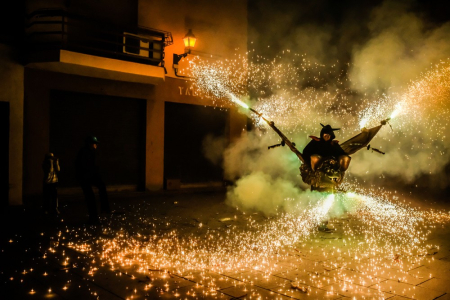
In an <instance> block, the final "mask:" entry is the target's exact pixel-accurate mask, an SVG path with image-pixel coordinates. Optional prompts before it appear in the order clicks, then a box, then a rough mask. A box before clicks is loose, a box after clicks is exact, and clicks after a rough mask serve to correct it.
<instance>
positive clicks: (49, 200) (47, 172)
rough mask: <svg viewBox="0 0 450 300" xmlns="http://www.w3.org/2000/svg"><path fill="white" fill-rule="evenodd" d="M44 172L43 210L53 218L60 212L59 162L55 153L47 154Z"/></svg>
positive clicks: (43, 167) (43, 165)
mask: <svg viewBox="0 0 450 300" xmlns="http://www.w3.org/2000/svg"><path fill="white" fill-rule="evenodd" d="M42 170H43V171H44V181H43V188H42V190H43V196H44V199H43V200H44V201H43V208H44V212H45V214H47V215H50V216H52V217H54V216H57V215H58V214H59V210H58V189H57V185H58V172H59V171H60V168H59V160H58V159H57V158H56V157H55V156H54V155H53V153H47V154H46V155H45V157H44V161H43V162H42Z"/></svg>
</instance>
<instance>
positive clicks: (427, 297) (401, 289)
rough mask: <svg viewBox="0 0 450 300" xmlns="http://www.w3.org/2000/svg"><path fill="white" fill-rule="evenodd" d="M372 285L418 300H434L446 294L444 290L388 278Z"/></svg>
mask: <svg viewBox="0 0 450 300" xmlns="http://www.w3.org/2000/svg"><path fill="white" fill-rule="evenodd" d="M371 287H372V288H374V289H379V290H381V291H384V292H387V293H392V294H395V295H398V296H403V297H407V298H411V299H418V300H432V299H435V298H437V297H439V296H442V295H443V294H445V293H444V292H441V291H436V290H432V289H427V288H423V287H419V286H415V285H411V284H407V283H402V282H398V281H393V280H386V281H383V282H380V283H378V284H375V285H373V286H371Z"/></svg>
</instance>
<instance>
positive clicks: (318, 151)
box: [303, 125, 347, 166]
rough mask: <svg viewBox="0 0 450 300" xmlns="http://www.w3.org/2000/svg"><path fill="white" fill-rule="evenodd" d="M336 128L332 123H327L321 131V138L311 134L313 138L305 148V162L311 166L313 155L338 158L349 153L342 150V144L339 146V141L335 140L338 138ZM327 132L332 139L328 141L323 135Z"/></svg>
mask: <svg viewBox="0 0 450 300" xmlns="http://www.w3.org/2000/svg"><path fill="white" fill-rule="evenodd" d="M334 130H337V129H334ZM334 130H333V128H331V126H330V125H326V126H323V127H322V130H321V131H320V138H317V137H315V136H310V137H311V138H312V140H311V141H310V142H309V144H308V145H306V147H305V149H303V158H304V159H305V163H307V164H308V165H309V166H311V155H320V156H322V157H324V158H325V157H334V158H336V159H337V158H339V156H341V155H347V153H345V151H344V150H342V148H341V146H339V143H338V141H336V140H334V139H335V138H336V136H335V135H334ZM326 133H328V134H329V135H330V139H329V140H328V141H325V140H324V139H323V135H324V134H326Z"/></svg>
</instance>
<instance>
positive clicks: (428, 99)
mask: <svg viewBox="0 0 450 300" xmlns="http://www.w3.org/2000/svg"><path fill="white" fill-rule="evenodd" d="M409 5H411V4H408V3H406V2H398V1H397V2H396V1H385V2H383V3H382V4H381V5H379V6H378V7H375V8H374V9H373V10H372V12H371V13H370V14H369V19H368V20H367V21H366V22H367V24H358V25H359V26H367V29H368V33H369V38H366V39H364V42H359V43H357V44H355V45H354V46H353V50H352V51H351V59H350V61H351V63H350V64H349V70H348V73H347V75H346V77H345V78H344V79H343V77H342V76H340V75H341V74H340V73H339V72H340V71H339V70H336V66H335V65H334V64H332V63H331V62H333V61H336V60H338V59H339V58H340V57H338V51H336V49H335V48H334V47H330V46H329V44H330V43H331V41H332V38H331V36H332V33H333V31H332V30H331V29H330V28H329V27H326V26H325V27H323V28H320V27H317V26H316V25H314V26H312V25H311V24H307V25H304V26H299V27H298V28H296V29H295V30H293V31H292V34H293V36H295V37H296V38H295V39H291V38H288V39H286V40H288V42H287V44H286V49H289V51H287V52H286V53H290V54H291V56H289V55H285V56H281V57H278V59H276V60H271V61H269V62H267V61H264V60H263V59H258V63H259V64H258V63H257V64H256V66H255V67H254V68H250V74H249V76H250V77H252V79H253V84H254V86H252V85H250V88H253V89H254V90H257V91H258V90H262V91H264V93H262V94H259V96H257V99H256V101H255V99H254V102H253V108H255V109H256V110H258V111H260V112H262V113H263V114H264V115H265V116H266V117H267V118H268V119H270V120H273V121H275V123H276V125H277V126H278V127H279V128H280V129H281V130H282V131H283V132H284V133H285V134H286V135H288V137H289V138H291V139H292V140H293V141H295V142H296V144H297V148H298V149H299V150H300V151H302V149H303V148H304V147H305V146H306V144H307V143H308V142H309V140H310V139H309V138H308V136H309V135H318V134H319V131H320V128H321V127H320V124H319V123H323V124H331V125H332V126H333V127H341V128H342V130H341V131H338V132H337V133H336V135H337V139H338V140H340V141H341V142H343V141H345V140H346V139H348V138H350V137H352V136H354V135H356V134H358V133H359V132H360V123H361V121H363V120H364V121H365V122H366V123H365V126H367V127H372V126H376V125H378V124H379V121H381V120H383V119H385V118H388V117H389V116H391V114H392V113H393V112H394V110H395V109H396V108H397V107H402V109H401V110H399V112H398V116H396V117H395V118H393V119H392V120H391V122H390V124H391V125H392V130H391V128H390V127H389V125H386V126H384V127H383V128H382V129H381V130H380V132H379V133H378V135H377V136H375V138H374V139H373V140H372V142H371V146H372V147H373V148H377V149H379V150H381V151H383V152H386V154H385V155H381V154H379V153H376V152H373V151H370V150H369V151H367V150H364V149H363V150H360V151H359V152H357V153H355V154H354V155H352V162H351V164H350V168H349V170H348V171H347V175H346V176H347V178H349V177H352V178H355V179H358V181H359V182H362V183H364V182H366V183H375V184H380V183H381V184H382V183H383V180H384V179H385V178H396V180H398V181H401V182H404V183H414V182H415V181H416V180H417V179H418V178H419V177H422V176H424V175H430V174H431V175H434V176H432V177H430V179H429V182H426V183H425V182H421V184H422V185H424V184H429V185H432V186H434V187H438V188H443V187H446V186H447V185H448V182H447V180H446V178H447V177H446V176H440V175H442V172H444V170H445V166H446V165H447V164H448V162H449V161H450V143H448V138H447V136H446V132H445V129H446V128H447V124H448V121H449V118H450V105H449V104H450V76H449V74H450V71H445V70H450V69H449V66H450V64H449V62H448V60H447V59H448V58H449V57H450V42H449V41H448V37H449V36H450V24H449V23H445V24H439V25H434V24H428V23H427V22H425V21H424V19H423V18H422V17H421V16H420V15H418V14H416V13H413V12H412V10H411V9H410V6H409ZM290 19H291V18H289V17H287V20H290ZM343 23H344V24H351V22H350V21H345V20H344V21H343ZM353 25H354V24H353ZM354 28H355V27H354V26H353V27H352V26H349V29H348V31H345V28H342V29H341V32H340V34H341V36H342V39H343V40H348V39H349V37H350V36H351V35H352V30H353V31H354V30H355V29H354ZM317 32H319V33H320V34H318V35H315V34H314V33H317ZM300 41H307V43H301V42H300ZM359 41H360V40H359ZM305 45H309V46H310V47H311V48H310V50H311V51H310V52H308V51H307V50H308V49H307V48H308V47H306V46H305ZM305 47H306V48H305ZM304 52H308V53H307V55H305V54H304ZM296 53H300V55H297V54H296ZM310 53H311V55H309V54H310ZM284 54H285V53H284ZM308 55H309V56H308ZM298 61H300V63H298ZM441 61H444V63H443V64H439V62H441ZM252 72H253V73H252ZM439 72H440V73H441V74H442V76H440V77H439V76H436V74H437V73H439ZM324 80H326V82H325V83H324V82H323V81H324ZM305 84H306V87H305ZM247 113H248V112H247ZM253 117H254V116H253ZM254 121H255V123H256V124H257V125H258V127H259V128H260V129H257V130H255V131H253V132H249V133H247V134H243V136H242V137H241V138H240V139H239V140H238V141H237V142H235V143H234V144H232V145H230V146H229V147H228V148H227V149H226V150H225V152H224V161H223V165H224V171H225V177H226V178H227V179H229V180H235V186H234V187H233V188H231V189H230V190H229V192H228V201H229V203H230V204H232V205H235V206H238V207H241V208H243V209H248V210H259V211H262V212H264V213H265V214H267V215H271V214H273V213H275V212H280V211H291V210H292V209H293V206H292V204H293V203H295V205H300V206H301V207H306V204H307V203H310V202H311V198H315V197H320V193H315V192H310V191H309V187H308V186H307V185H305V184H304V183H303V182H302V181H301V177H300V172H299V169H298V168H299V167H300V162H299V160H298V159H297V157H296V156H295V155H294V154H293V153H292V152H290V150H289V149H288V148H287V147H284V148H283V147H279V148H275V149H271V150H267V146H269V145H272V144H277V143H279V142H280V139H279V138H278V136H277V135H276V133H274V132H273V131H272V129H270V128H268V127H264V122H261V120H259V119H258V118H255V119H254ZM259 125H261V126H259ZM261 128H262V131H261ZM386 180H387V179H386ZM316 194H317V196H316ZM302 203H303V204H304V205H305V206H303V205H301V204H302ZM336 205H337V204H336ZM347 209H348V208H347ZM331 210H332V211H336V212H338V211H339V209H338V205H337V206H334V207H333V208H332V209H331Z"/></svg>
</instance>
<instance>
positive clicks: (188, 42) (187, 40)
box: [183, 29, 197, 48]
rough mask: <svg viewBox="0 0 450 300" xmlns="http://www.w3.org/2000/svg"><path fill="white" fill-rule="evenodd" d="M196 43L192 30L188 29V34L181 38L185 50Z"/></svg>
mask: <svg viewBox="0 0 450 300" xmlns="http://www.w3.org/2000/svg"><path fill="white" fill-rule="evenodd" d="M196 41H197V38H196V37H195V35H194V34H193V33H192V30H191V29H189V31H188V33H186V35H185V36H184V38H183V42H184V47H186V48H192V47H194V46H195V42H196Z"/></svg>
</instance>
